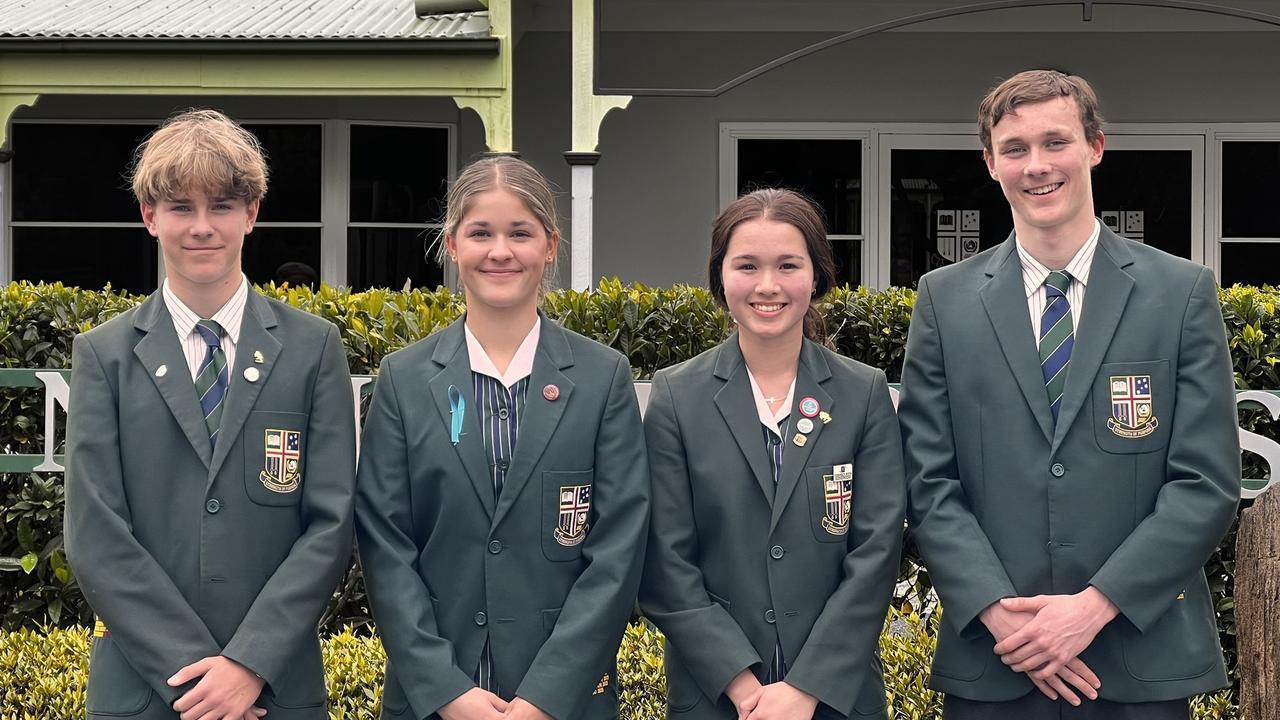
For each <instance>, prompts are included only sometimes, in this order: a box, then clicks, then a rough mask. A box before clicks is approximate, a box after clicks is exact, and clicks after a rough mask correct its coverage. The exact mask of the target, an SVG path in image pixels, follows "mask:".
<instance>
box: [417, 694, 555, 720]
mask: <svg viewBox="0 0 1280 720" xmlns="http://www.w3.org/2000/svg"><path fill="white" fill-rule="evenodd" d="M440 717H441V718H444V720H552V718H551V716H550V715H548V714H546V713H544V712H542V711H541V710H539V709H538V707H537V706H536V705H534V704H533V703H531V702H529V701H528V700H525V699H524V698H520V697H517V698H516V699H514V700H512V701H511V702H507V701H506V700H503V699H502V698H500V697H498V696H497V695H495V694H493V693H491V692H489V691H488V690H484V689H482V688H478V687H473V688H471V689H470V690H468V691H466V692H464V693H462V694H461V695H459V696H458V697H456V698H454V699H453V700H452V701H451V702H449V704H447V705H445V706H444V707H442V708H440Z"/></svg>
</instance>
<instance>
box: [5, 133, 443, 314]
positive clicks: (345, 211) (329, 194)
mask: <svg viewBox="0 0 1280 720" xmlns="http://www.w3.org/2000/svg"><path fill="white" fill-rule="evenodd" d="M238 120H239V121H240V122H242V123H244V124H246V125H317V126H319V127H320V148H321V158H320V217H319V219H318V220H316V221H296V222H294V221H279V222H259V223H257V227H264V228H272V227H283V228H319V230H320V280H321V282H324V283H326V284H328V285H332V286H335V287H336V286H347V285H349V284H350V283H349V279H348V277H347V229H348V227H394V228H400V227H404V228H421V229H424V230H429V229H432V228H439V227H440V224H439V223H438V222H436V221H434V220H433V221H432V222H424V223H350V222H349V220H350V217H351V209H350V198H351V172H350V168H351V156H350V147H351V126H352V125H384V126H396V127H425V128H442V129H444V130H446V131H447V132H448V140H447V148H446V153H447V157H448V168H447V173H448V174H447V176H446V177H447V179H448V182H450V183H452V182H453V179H454V178H455V177H456V176H457V156H458V152H457V141H458V140H457V139H458V127H457V124H456V123H428V122H408V121H383V120H376V119H375V120H365V119H358V118H352V119H345V118H344V119H315V118H250V117H240V118H238ZM11 122H12V123H13V124H22V123H30V124H58V125H142V126H147V127H155V126H156V125H158V124H159V123H161V122H163V118H160V119H156V118H136V117H134V118H111V119H98V118H15V119H13V120H12V121H11ZM12 165H13V164H12V161H10V162H7V163H4V165H3V169H2V170H0V284H8V283H9V282H10V281H12V279H13V243H12V233H11V232H10V228H15V227H70V228H85V229H92V228H137V229H140V230H141V229H143V224H142V220H141V219H138V220H137V221H132V222H119V221H117V222H76V221H68V222H60V221H58V222H54V221H23V222H11V221H10V218H11V216H12V215H11V212H10V209H11V203H12V202H13V193H12V188H13V168H12ZM125 170H126V168H120V171H121V173H123V172H124V171H125ZM156 257H157V268H158V272H157V278H156V284H157V285H159V284H160V283H161V282H163V281H164V277H165V270H164V258H163V257H162V255H161V253H160V249H159V247H158V246H157V248H156ZM455 280H456V271H454V269H453V268H452V265H451V264H449V263H446V267H445V284H449V285H452V284H453V283H454V281H455ZM393 289H394V288H393Z"/></svg>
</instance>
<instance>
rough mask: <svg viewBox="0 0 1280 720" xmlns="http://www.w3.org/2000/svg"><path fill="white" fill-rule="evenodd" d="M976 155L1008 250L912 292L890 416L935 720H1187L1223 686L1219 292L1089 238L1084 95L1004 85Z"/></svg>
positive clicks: (1077, 88)
mask: <svg viewBox="0 0 1280 720" xmlns="http://www.w3.org/2000/svg"><path fill="white" fill-rule="evenodd" d="M979 135H980V137H981V139H982V144H983V157H984V158H985V159H986V164H987V170H988V171H989V172H990V174H991V177H992V178H993V179H994V180H996V181H997V182H998V183H1000V187H1001V189H1002V190H1003V191H1004V195H1005V198H1006V199H1007V200H1008V201H1009V206H1010V208H1011V210H1012V213H1013V227H1014V232H1013V234H1012V235H1011V236H1010V237H1009V238H1008V239H1007V240H1006V241H1005V242H1004V243H1003V244H1001V245H999V246H998V247H995V248H992V249H990V250H987V251H986V252H983V253H982V254H980V255H977V256H975V257H973V258H970V259H969V260H966V261H964V262H961V263H958V264H956V265H952V266H949V267H946V268H942V269H939V270H935V271H933V272H931V273H929V274H927V275H925V276H924V277H923V278H921V280H920V288H919V294H918V296H917V299H916V304H915V310H914V314H913V316H912V321H911V332H910V336H909V339H908V342H907V354H906V361H905V364H904V367H903V373H902V398H901V403H900V405H899V420H900V422H901V424H902V430H903V433H902V437H903V443H904V448H905V454H906V468H907V487H908V493H909V511H908V515H909V520H910V524H911V526H912V530H913V533H914V535H915V537H916V540H917V542H918V543H919V546H920V550H921V552H922V554H923V556H924V559H925V561H926V562H927V563H928V565H929V570H930V575H931V577H932V578H933V580H934V583H935V585H936V587H937V589H938V594H939V597H941V599H942V602H943V604H944V605H945V607H946V612H945V614H944V615H943V620H942V628H941V630H940V632H939V637H938V652H937V656H936V657H935V659H934V663H933V677H932V682H931V684H932V686H933V687H934V688H936V689H939V690H942V691H944V692H946V693H947V698H946V702H945V704H944V709H943V716H944V717H945V718H947V720H979V719H985V718H1017V719H1018V720H1039V719H1047V718H1055V719H1056V718H1060V717H1071V718H1079V719H1080V720H1103V719H1107V720H1127V719H1134V720H1136V719H1138V718H1141V719H1143V720H1157V719H1159V720H1174V719H1181V720H1185V719H1186V718H1187V717H1188V708H1187V700H1186V699H1187V697H1188V696H1191V695H1194V694H1197V693H1201V692H1206V691H1209V690H1213V689H1216V688H1219V687H1222V686H1223V685H1225V684H1226V682H1227V678H1226V674H1225V672H1224V668H1223V662H1222V650H1221V648H1220V647H1219V645H1218V634H1217V628H1216V627H1215V626H1214V620H1213V618H1214V612H1213V602H1212V598H1211V597H1210V595H1209V588H1208V585H1207V584H1206V581H1205V576H1204V572H1203V570H1202V569H1201V568H1202V566H1203V565H1204V562H1205V560H1207V559H1208V557H1209V555H1210V554H1211V553H1212V552H1213V550H1214V548H1215V547H1217V545H1218V542H1219V541H1220V540H1221V539H1222V536H1223V534H1224V533H1225V532H1226V530H1227V528H1228V527H1229V526H1230V524H1231V520H1232V517H1233V516H1234V513H1235V509H1236V503H1237V501H1238V499H1239V496H1240V447H1239V443H1238V440H1237V438H1236V414H1235V394H1234V392H1233V389H1232V388H1233V383H1232V372H1231V358H1230V356H1229V354H1228V351H1227V341H1226V331H1225V328H1224V325H1223V322H1222V312H1221V307H1220V305H1219V303H1218V296H1217V294H1216V292H1215V289H1216V285H1215V283H1214V279H1213V273H1212V272H1210V271H1209V269H1208V268H1205V267H1203V266H1201V265H1197V264H1194V263H1191V262H1189V261H1187V260H1183V259H1181V258H1176V257H1173V256H1171V255H1167V254H1165V253H1163V252H1161V251H1159V250H1156V249H1153V248H1151V247H1148V246H1146V245H1142V244H1140V243H1135V242H1132V241H1130V240H1126V239H1124V238H1122V237H1119V236H1117V235H1115V234H1113V233H1112V232H1111V231H1109V230H1107V229H1106V228H1105V227H1102V225H1101V223H1099V222H1098V220H1097V218H1095V217H1094V206H1093V189H1092V183H1091V177H1090V172H1091V170H1092V168H1093V167H1094V166H1096V165H1097V164H1098V163H1099V162H1101V160H1102V152H1103V146H1104V145H1105V138H1104V137H1103V134H1102V130H1101V119H1100V117H1099V114H1098V102H1097V98H1096V96H1095V95H1094V92H1093V89H1092V88H1090V87H1089V84H1088V83H1087V82H1085V81H1084V80H1083V79H1082V78H1080V77H1076V76H1072V75H1066V74H1063V73H1060V72H1056V71H1052V70H1032V71H1027V72H1024V73H1019V74H1018V75H1015V76H1014V77H1012V78H1009V79H1008V80H1006V81H1005V82H1004V83H1002V84H1001V85H1000V86H998V87H997V88H995V89H994V90H992V91H991V93H990V94H989V95H987V97H986V99H985V100H983V102H982V104H981V108H980V110H979ZM1037 689H1038V690H1039V691H1038V692H1037Z"/></svg>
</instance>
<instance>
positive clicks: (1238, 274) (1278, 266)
mask: <svg viewBox="0 0 1280 720" xmlns="http://www.w3.org/2000/svg"><path fill="white" fill-rule="evenodd" d="M1221 247H1222V286H1223V287H1226V286H1228V285H1234V284H1236V283H1240V284H1241V285H1276V286H1280V243H1222V246H1221Z"/></svg>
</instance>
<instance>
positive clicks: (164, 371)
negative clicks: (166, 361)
mask: <svg viewBox="0 0 1280 720" xmlns="http://www.w3.org/2000/svg"><path fill="white" fill-rule="evenodd" d="M168 374H169V366H168V365H161V366H160V367H158V368H156V377H164V376H165V375H168Z"/></svg>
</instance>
